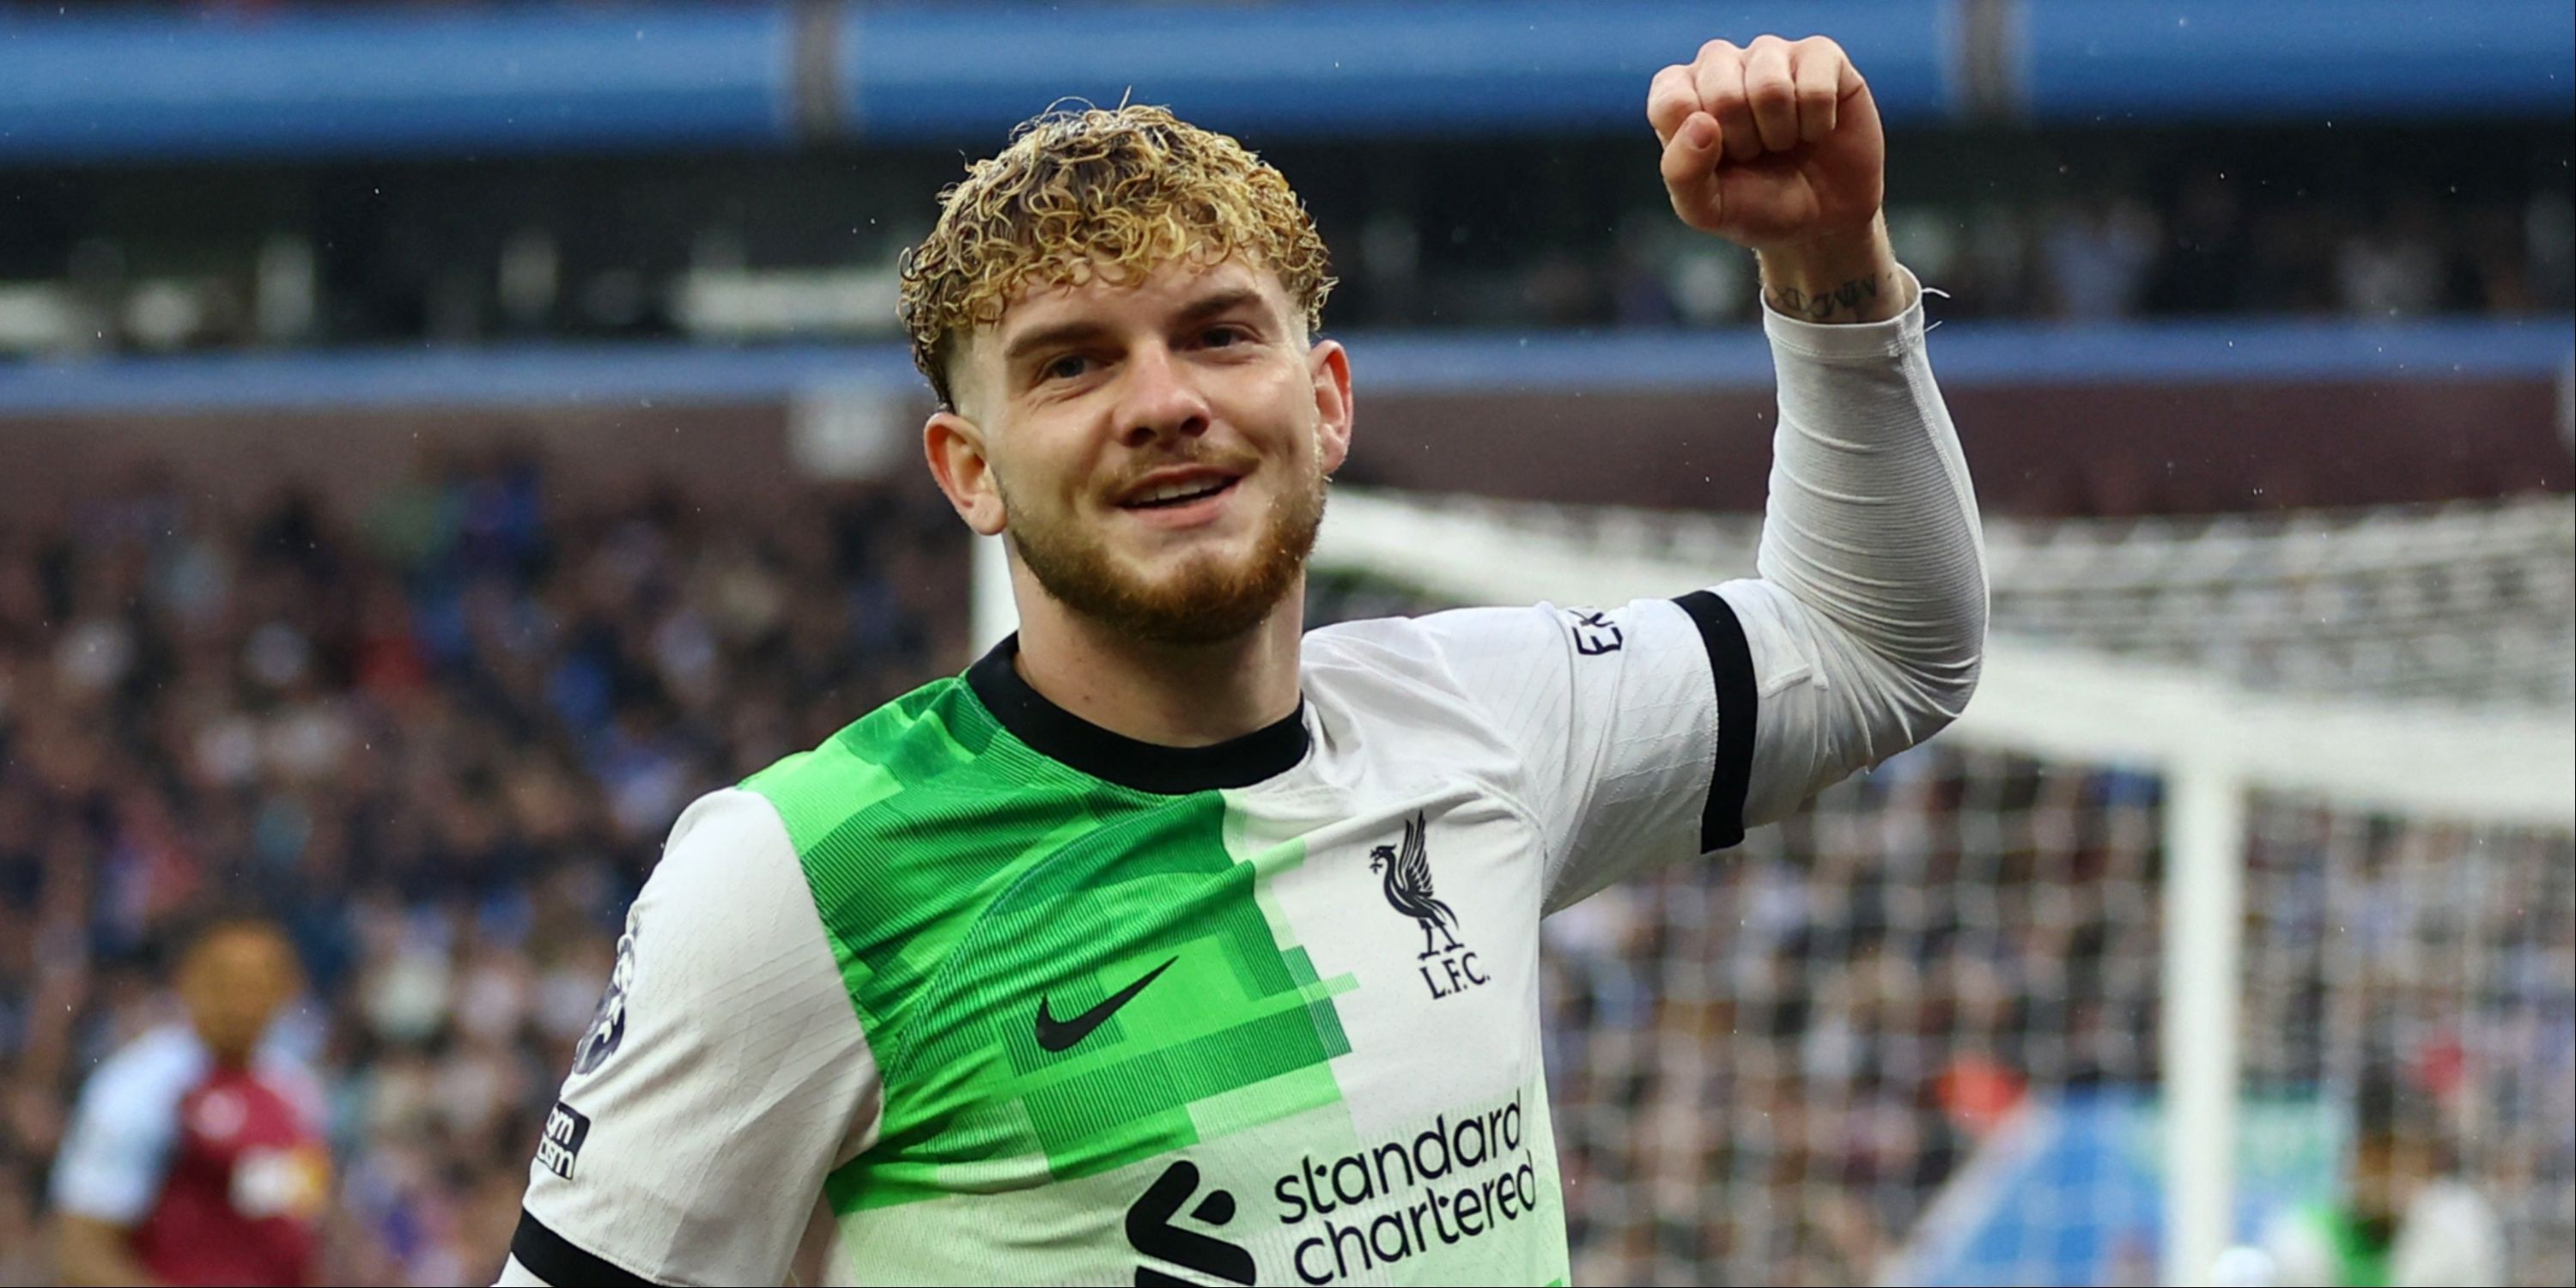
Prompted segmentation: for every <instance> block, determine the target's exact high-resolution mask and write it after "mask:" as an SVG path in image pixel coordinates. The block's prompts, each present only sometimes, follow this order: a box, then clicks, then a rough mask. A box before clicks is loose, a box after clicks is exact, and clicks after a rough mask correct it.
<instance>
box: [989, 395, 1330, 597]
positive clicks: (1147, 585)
mask: <svg viewBox="0 0 2576 1288" xmlns="http://www.w3.org/2000/svg"><path fill="white" fill-rule="evenodd" d="M1318 450H1319V452H1320V444H1319V445H1318ZM1211 463H1214V462H1211ZM1325 484H1326V480H1325V478H1324V471H1323V468H1322V463H1321V462H1320V460H1319V461H1317V462H1316V463H1315V464H1314V465H1312V466H1311V467H1310V468H1308V469H1306V470H1304V471H1301V472H1300V477H1299V478H1298V479H1297V480H1296V481H1295V483H1294V485H1293V486H1291V487H1288V488H1287V489H1285V490H1283V491H1282V492H1280V493H1279V495H1278V496H1277V497H1275V498H1273V499H1272V501H1271V503H1270V505H1269V507H1268V510H1267V512H1266V513H1264V514H1263V515H1262V516H1261V525H1262V526H1261V532H1260V533H1259V534H1258V535H1257V536H1256V537H1255V538H1254V539H1253V542H1252V546H1251V549H1250V550H1249V551H1247V552H1246V553H1245V554H1244V555H1242V556H1240V557H1234V558H1229V557H1227V556H1226V555H1223V554H1220V553H1218V552H1215V551H1210V550H1205V549H1200V550H1192V551H1189V552H1188V553H1186V554H1185V555H1183V556H1182V558H1181V560H1180V566H1179V567H1177V568H1174V569H1171V570H1169V571H1166V572H1163V573H1161V574H1160V575H1147V574H1142V573H1138V572H1136V571H1134V570H1132V569H1131V568H1129V567H1128V566H1126V564H1125V563H1124V562H1122V561H1121V560H1120V559H1119V558H1118V557H1117V556H1116V555H1114V554H1112V553H1111V552H1110V550H1109V543H1108V542H1107V541H1105V540H1103V534H1102V533H1101V532H1100V531H1099V530H1098V529H1097V528H1087V527H1085V526H1084V525H1083V524H1082V523H1081V522H1079V521H1078V520H1076V519H1074V518H1073V517H1071V516H1070V515H1068V514H1047V513H1046V512H1045V511H1044V508H1043V507H1037V506H1025V507H1024V506H1021V505H1018V504H1016V503H1015V502H1013V500H1012V499H1011V489H1010V486H1009V484H1008V483H1006V482H1005V481H1004V480H1003V478H1002V474H1001V471H999V470H995V471H994V472H993V485H994V488H995V490H997V491H999V492H1000V493H1001V495H1002V509H1003V512H1004V513H1005V514H1007V515H1009V516H1010V517H1009V527H1008V528H1007V529H1005V531H1004V536H1005V537H1007V538H1008V539H1009V541H1010V543H1011V548H1012V549H1014V550H1016V551H1018V552H1019V556H1020V562H1022V563H1025V564H1027V565H1028V568H1029V574H1030V575H1031V576H1033V577H1035V578H1037V581H1038V585H1039V586H1041V587H1043V588H1044V589H1045V590H1046V592H1047V593H1048V594H1049V595H1052V596H1054V597H1055V598H1056V600H1057V601H1058V602H1060V603H1062V604H1063V605H1064V606H1065V607H1067V608H1070V609H1072V610H1073V611H1074V612H1076V613H1079V614H1081V615H1083V616H1085V617H1088V618H1090V619H1092V620H1093V621H1096V622H1099V623H1100V624H1102V625H1104V626H1106V627H1108V628H1109V629H1111V630H1113V631H1116V632H1119V633H1120V634H1124V635H1131V636H1134V637H1136V638H1138V639H1141V640H1145V641H1147V642H1149V643H1153V644H1160V645H1164V646H1167V647H1194V646H1199V645H1207V644H1219V643H1223V642H1224V641H1226V640H1230V639H1234V638H1236V637H1238V636H1240V635H1242V634H1244V633H1245V632H1247V631H1249V630H1251V629H1252V628H1253V627H1255V626H1258V625H1260V624H1261V621H1262V619H1263V618H1265V617H1268V616H1269V615H1270V610H1271V609H1273V608H1276V607H1277V606H1278V605H1279V601H1280V600H1281V599H1282V598H1284V597H1285V596H1286V595H1287V594H1288V592H1289V590H1290V589H1291V588H1293V587H1295V586H1296V585H1297V578H1298V574H1299V573H1301V572H1302V571H1304V569H1305V567H1306V557H1307V556H1308V555H1311V554H1313V553H1314V551H1315V534H1316V532H1317V531H1318V530H1320V529H1321V528H1322V527H1323V524H1324V489H1325Z"/></svg>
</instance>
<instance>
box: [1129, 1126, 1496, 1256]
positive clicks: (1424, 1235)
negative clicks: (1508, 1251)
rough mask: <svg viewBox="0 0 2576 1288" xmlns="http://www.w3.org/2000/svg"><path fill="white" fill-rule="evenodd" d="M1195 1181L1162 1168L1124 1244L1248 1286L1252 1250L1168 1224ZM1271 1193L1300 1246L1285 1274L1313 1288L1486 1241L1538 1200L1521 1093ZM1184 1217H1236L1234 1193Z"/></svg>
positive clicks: (1192, 1167)
mask: <svg viewBox="0 0 2576 1288" xmlns="http://www.w3.org/2000/svg"><path fill="white" fill-rule="evenodd" d="M1199 1179H1200V1177H1199V1169H1198V1165H1197V1164H1195V1163H1192V1162H1190V1161H1188V1160H1186V1159H1184V1160H1181V1161H1179V1162H1175V1163H1173V1164H1172V1165H1171V1166H1169V1167H1167V1168H1164V1169H1163V1173H1162V1175H1161V1176H1159V1177H1157V1178H1156V1179H1155V1181H1154V1183H1153V1185H1152V1186H1151V1187H1149V1188H1147V1189H1146V1191H1145V1193H1144V1195H1143V1196H1142V1197H1140V1198H1138V1199H1137V1200H1136V1202H1135V1204H1134V1205H1133V1206H1131V1207H1129V1208H1128V1209H1127V1242H1128V1243H1129V1244H1130V1245H1131V1246H1133V1247H1134V1248H1135V1249H1136V1251H1137V1252H1138V1253H1140V1254H1142V1255H1143V1256H1145V1257H1147V1258H1150V1259H1153V1260H1160V1261H1167V1262H1170V1263H1172V1264H1174V1265H1177V1266H1180V1267H1181V1268H1183V1269H1186V1270H1195V1271H1197V1272H1198V1273H1200V1274H1203V1275H1212V1276H1214V1277H1216V1278H1218V1279H1222V1280H1225V1281H1226V1282H1228V1283H1237V1284H1250V1283H1252V1282H1253V1281H1254V1279H1253V1277H1254V1273H1255V1266H1254V1262H1253V1258H1252V1254H1251V1253H1250V1252H1249V1251H1247V1250H1245V1249H1244V1248H1243V1247H1242V1246H1240V1245H1238V1244H1234V1243H1229V1242H1227V1241H1226V1240H1224V1239H1220V1238H1216V1237H1214V1236H1213V1235H1209V1234H1205V1233H1202V1232H1200V1231H1198V1230H1194V1229H1190V1228H1187V1227H1185V1226H1183V1225H1181V1224H1179V1222H1178V1221H1177V1219H1176V1218H1177V1217H1178V1216H1179V1214H1180V1211H1181V1207H1182V1205H1183V1204H1186V1203H1189V1202H1190V1200H1191V1198H1192V1196H1194V1195H1196V1194H1198V1191H1199ZM1271 1195H1272V1197H1273V1198H1275V1199H1276V1200H1277V1201H1278V1204H1279V1209H1278V1215H1279V1223H1280V1224H1281V1225H1285V1226H1294V1227H1298V1228H1297V1229H1296V1231H1295V1232H1294V1233H1293V1234H1292V1235H1291V1236H1290V1237H1292V1238H1295V1239H1296V1244H1295V1246H1294V1247H1293V1248H1292V1249H1291V1251H1290V1257H1291V1264H1290V1268H1291V1269H1292V1270H1294V1271H1295V1272H1296V1275H1297V1278H1298V1279H1300V1280H1302V1281H1304V1282H1306V1283H1310V1284H1329V1283H1335V1282H1338V1281H1340V1280H1344V1279H1348V1278H1351V1277H1352V1276H1355V1275H1364V1274H1368V1273H1371V1272H1373V1271H1377V1270H1380V1269H1382V1268H1385V1267H1389V1266H1393V1265H1395V1264H1397V1263H1399V1262H1402V1261H1404V1260H1406V1259H1408V1258H1412V1257H1419V1256H1425V1255H1430V1254H1434V1253H1437V1252H1439V1251H1440V1250H1441V1249H1444V1248H1449V1247H1453V1246H1455V1245H1457V1244H1459V1243H1463V1242H1465V1241H1466V1240H1469V1239H1475V1238H1481V1237H1483V1236H1485V1235H1489V1234H1492V1233H1494V1232H1496V1231H1498V1230H1501V1229H1503V1228H1504V1227H1505V1226H1507V1225H1511V1224H1513V1223H1516V1222H1518V1221H1520V1220H1521V1219H1522V1218H1524V1217H1527V1216H1529V1215H1531V1214H1533V1213H1535V1212H1536V1211H1537V1210H1538V1208H1539V1200H1540V1197H1541V1195H1540V1189H1539V1180H1538V1169H1537V1166H1536V1164H1535V1162H1534V1161H1533V1159H1532V1157H1531V1155H1530V1152H1529V1151H1528V1150H1526V1149H1524V1148H1522V1138H1521V1098H1520V1096H1519V1095H1517V1094H1515V1095H1514V1096H1513V1097H1512V1098H1511V1100H1510V1102H1509V1103H1507V1104H1504V1105H1501V1106H1498V1107H1495V1108H1490V1109H1485V1110H1481V1111H1478V1112H1473V1113H1468V1114H1461V1115H1455V1116H1453V1115H1450V1114H1445V1113H1444V1114H1440V1115H1437V1116H1435V1117H1433V1118H1432V1120H1431V1125H1430V1126H1428V1127H1426V1128H1424V1129H1422V1130H1421V1131H1418V1132H1415V1133H1413V1134H1411V1135H1408V1136H1396V1137H1393V1138H1390V1139H1387V1140H1384V1141H1380V1142H1378V1143H1376V1144H1373V1145H1363V1146H1362V1147H1360V1148H1358V1149H1355V1150H1353V1151H1351V1152H1350V1153H1347V1154H1343V1155H1340V1156H1339V1157H1335V1158H1326V1159H1317V1158H1316V1157H1314V1156H1313V1155H1311V1154H1309V1155H1306V1156H1304V1157H1301V1158H1299V1159H1298V1160H1297V1162H1296V1166H1295V1167H1294V1168H1293V1169H1292V1170H1290V1171H1287V1172H1284V1173H1282V1174H1281V1175H1280V1176H1279V1178H1278V1180H1277V1182H1276V1183H1275V1184H1274V1185H1273V1186H1272V1187H1271ZM1189 1214H1190V1217H1191V1219H1192V1220H1194V1221H1196V1222H1198V1223H1201V1224H1204V1225H1209V1226H1215V1227H1219V1228H1222V1227H1224V1226H1226V1225H1228V1224H1230V1223H1232V1222H1233V1220H1234V1217H1235V1201H1234V1195H1233V1194H1232V1193H1231V1192H1230V1191H1227V1190H1225V1189H1222V1188H1216V1187H1211V1188H1210V1189H1209V1190H1208V1191H1207V1194H1206V1196H1205V1197H1203V1198H1200V1199H1199V1200H1198V1203H1197V1206H1195V1207H1192V1208H1191V1209H1190V1213H1189ZM1531 1234H1532V1232H1529V1231H1523V1232H1522V1237H1530V1236H1531ZM1507 1237H1510V1236H1507ZM1136 1282H1137V1283H1139V1284H1183V1283H1189V1282H1191V1281H1190V1280H1186V1279H1181V1278H1177V1277H1175V1276H1173V1275H1172V1274H1170V1273H1169V1272H1167V1271H1164V1270H1161V1269H1158V1268H1156V1267H1155V1266H1153V1265H1151V1264H1146V1265H1140V1266H1138V1267H1137V1268H1136Z"/></svg>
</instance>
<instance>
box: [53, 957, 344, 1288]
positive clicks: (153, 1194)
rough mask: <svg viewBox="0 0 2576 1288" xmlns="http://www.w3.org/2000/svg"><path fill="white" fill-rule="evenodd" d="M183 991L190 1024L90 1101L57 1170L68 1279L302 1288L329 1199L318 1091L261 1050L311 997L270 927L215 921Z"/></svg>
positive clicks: (99, 1085)
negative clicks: (283, 1015) (292, 1009)
mask: <svg viewBox="0 0 2576 1288" xmlns="http://www.w3.org/2000/svg"><path fill="white" fill-rule="evenodd" d="M176 982H177V984H178V990H179V997H180V1000H181V1001H182V1002H183V1003H185V1005H186V1008H187V1013H188V1019H187V1023H185V1024H170V1025H165V1026H163V1027H161V1028H158V1029H154V1030H152V1031H151V1032H148V1033H146V1034H144V1035H143V1036H141V1037H139V1038H136V1039H135V1040H134V1041H132V1042H130V1043H128V1044H127V1045H126V1046H125V1048H124V1049H123V1050H121V1051H118V1052H117V1053H116V1054H115V1055H114V1056H112V1057H110V1058H109V1059H108V1060H107V1062H106V1063H104V1064H102V1065H100V1066H99V1068H98V1072H97V1073H95V1074H93V1075H91V1077H90V1080H89V1085H88V1086H87V1087H85V1088H83V1089H82V1092H81V1099H80V1107H79V1109H78V1110H77V1111H76V1113H75V1116H74V1118H73V1122H72V1128H71V1131H70V1133H69V1135H68V1136H67V1137H66V1138H65V1140H64V1143H63V1152H62V1156H61V1157H60V1158H59V1159H57V1160H56V1161H55V1164H54V1180H53V1189H54V1192H53V1198H54V1206H55V1208H56V1209H57V1210H58V1211H59V1212H60V1214H61V1215H60V1221H61V1226H60V1246H59V1252H60V1256H61V1261H62V1275H63V1281H64V1282H65V1283H72V1284H157V1283H167V1284H302V1283H308V1282H310V1281H311V1279H312V1276H313V1272H314V1261H315V1251H316V1248H317V1246H318V1233H319V1226H320V1220H321V1216H322V1207H323V1199H324V1197H325V1195H327V1194H328V1193H329V1188H330V1186H329V1181H330V1160H329V1156H328V1155H327V1154H326V1153H325V1151H324V1148H323V1144H322V1135H321V1121H322V1115H321V1092H320V1088H319V1086H318V1085H317V1084H316V1082H315V1080H314V1079H313V1077H312V1075H311V1074H310V1073H309V1072H308V1071H306V1070H305V1069H304V1068H303V1066H302V1065H300V1064H299V1063H297V1062H296V1061H295V1060H294V1059H293V1058H291V1057H289V1056H287V1055H286V1054H285V1053H284V1052H282V1051H280V1050H278V1049H277V1048H276V1047H274V1046H273V1045H270V1044H267V1043H265V1042H264V1041H263V1039H264V1038H265V1037H266V1036H267V1034H268V1028H269V1021H270V1020H271V1019H272V1018H273V1017H274V1016H275V1015H276V1014H277V1012H278V1010H279V1008H281V1007H283V1006H284V1005H285V1004H286V1002H287V1001H288V1000H289V999H291V998H292V997H294V996H295V994H296V992H297V990H299V989H300V988H301V987H302V986H303V975H302V972H301V970H299V969H298V966H297V963H296V959H295V951H294V949H293V948H292V947H291V946H290V945H289V944H288V943H287V940H286V937H285V935H284V934H283V933H281V932H280V931H279V930H278V928H277V927H276V926H275V925H273V924H271V923H269V922H267V921H264V920H260V919H258V918H255V917H242V916H222V917H216V918H210V919H208V920H207V921H205V922H203V923H201V924H200V925H199V926H198V927H197V928H195V930H194V932H193V933H192V934H189V935H188V936H187V937H186V938H185V940H184V942H183V946H182V948H181V952H180V956H179V958H178V974H177V981H176Z"/></svg>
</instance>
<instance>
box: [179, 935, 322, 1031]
mask: <svg viewBox="0 0 2576 1288" xmlns="http://www.w3.org/2000/svg"><path fill="white" fill-rule="evenodd" d="M299 987H301V978H300V972H299V971H298V970H297V969H296V964H295V950H294V949H292V948H290V947H288V946H287V943H286V940H285V938H284V937H283V936H281V935H279V934H278V933H277V932H276V931H274V930H270V929H266V928H264V927H258V926H225V927H222V928H220V929H217V930H216V931H214V932H213V933H212V934H210V935H208V936H207V937H206V938H205V939H203V940H201V941H199V942H198V943H197V944H195V945H193V946H192V947H191V948H190V949H189V950H188V955H187V956H186V957H185V958H184V959H182V961H181V962H180V965H179V997H180V1000H181V1001H183V1002H185V1003H186V1004H187V1007H188V1017H189V1019H190V1020H191V1021H192V1022H194V1024H195V1025H196V1029H197V1036H198V1037H199V1038H201V1039H203V1040H204V1042H205V1044H206V1046H207V1047H208V1049H210V1050H212V1051H213V1052H214V1055H215V1058H216V1059H217V1060H218V1061H220V1062H222V1063H225V1064H240V1063H243V1062H245V1061H247V1060H248V1059H249V1058H250V1053H251V1051H252V1049H253V1048H255V1047H256V1046H258V1045H259V1039H260V1035H261V1034H262V1033H265V1032H267V1031H268V1021H269V1019H270V1017H272V1016H274V1015H276V1014H277V1008H279V1007H281V1006H284V1005H285V1004H286V1003H287V1001H288V1000H289V999H291V998H293V997H294V996H295V990H296V989H297V988H299Z"/></svg>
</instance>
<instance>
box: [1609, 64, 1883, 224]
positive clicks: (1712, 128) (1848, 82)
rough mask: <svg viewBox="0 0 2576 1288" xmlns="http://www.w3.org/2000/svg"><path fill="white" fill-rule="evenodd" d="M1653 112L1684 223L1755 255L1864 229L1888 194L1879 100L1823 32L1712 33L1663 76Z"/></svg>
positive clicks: (1651, 91) (1668, 181) (1650, 99)
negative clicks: (1746, 39) (1731, 36)
mask: <svg viewBox="0 0 2576 1288" xmlns="http://www.w3.org/2000/svg"><path fill="white" fill-rule="evenodd" d="M1646 119H1647V121H1649V122H1650V123H1652V124H1653V125H1654V127H1655V137H1656V138H1657V139H1660V140H1662V141H1663V145H1664V166H1663V169H1664V187H1665V189H1666V190H1667V191H1669V192H1670V193H1671V194H1672V199H1673V212H1674V213H1676V214H1678V215H1680V216H1681V217H1682V222H1683V223H1686V224H1689V225H1690V226H1691V227H1693V228H1697V229H1699V230H1701V231H1703V232H1711V233H1715V234H1717V235H1718V236H1720V237H1723V238H1725V239H1727V240H1728V241H1731V242H1734V243H1736V244H1737V245H1739V246H1744V247H1748V248H1750V249H1753V250H1757V251H1772V250H1781V249H1787V248H1790V247H1795V246H1799V245H1802V244H1805V243H1809V242H1814V241H1818V240H1823V239H1831V238H1836V237H1842V236H1846V235H1851V234H1858V233H1862V232H1864V231H1866V230H1867V229H1868V228H1869V227H1870V226H1871V222H1872V221H1873V220H1874V219H1875V218H1876V217H1877V215H1878V208H1879V203H1880V201H1881V199H1882V198H1883V197H1884V196H1885V195H1886V191H1887V176H1886V167H1887V140H1886V137H1885V136H1884V135H1883V134H1881V133H1880V131H1879V125H1878V105H1877V104H1876V103H1874V102H1872V101H1871V100H1870V96H1869V85H1868V83H1867V82H1865V81H1863V80H1862V79H1861V77H1860V72H1859V70H1858V69H1857V68H1854V67H1853V66H1852V63H1851V58H1850V57H1849V56H1848V55H1846V54H1844V53H1843V47H1842V46H1840V45H1838V44H1835V43H1834V42H1833V41H1831V40H1828V39H1826V38H1825V37H1823V36H1809V37H1807V38H1806V39H1804V40H1783V39H1781V38H1780V37H1778V36H1756V37H1754V40H1753V43H1752V45H1751V46H1749V47H1743V48H1739V47H1737V46H1736V45H1735V44H1734V43H1733V42H1731V41H1724V40H1712V41H1710V42H1708V43H1707V44H1705V45H1702V46H1700V51H1699V56H1698V57H1697V58H1694V59H1692V60H1691V61H1690V62H1689V63H1688V64H1686V65H1680V64H1677V65H1675V66H1671V67H1667V68H1665V69H1663V70H1662V71H1659V72H1657V73H1655V79H1654V82H1653V83H1652V85H1650V86H1649V87H1648V88H1647V91H1646Z"/></svg>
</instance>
